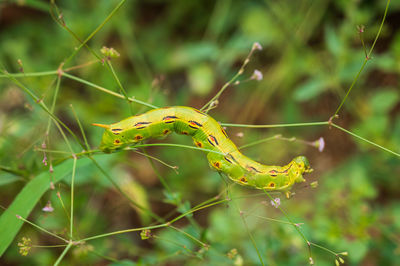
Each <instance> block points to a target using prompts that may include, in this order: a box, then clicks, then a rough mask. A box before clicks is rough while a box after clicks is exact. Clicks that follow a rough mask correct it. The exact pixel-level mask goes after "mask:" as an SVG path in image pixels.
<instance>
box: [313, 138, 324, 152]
mask: <svg viewBox="0 0 400 266" xmlns="http://www.w3.org/2000/svg"><path fill="white" fill-rule="evenodd" d="M314 146H315V147H316V148H317V149H318V150H319V152H323V151H324V148H325V140H324V138H323V137H320V138H319V139H318V140H316V141H314Z"/></svg>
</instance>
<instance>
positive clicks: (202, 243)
mask: <svg viewBox="0 0 400 266" xmlns="http://www.w3.org/2000/svg"><path fill="white" fill-rule="evenodd" d="M168 227H170V228H172V229H174V230H176V231H178V232H179V233H181V234H184V235H185V236H187V237H189V238H190V239H192V240H193V241H195V242H197V243H199V244H200V246H202V247H207V246H208V245H207V244H206V243H204V242H201V241H200V240H198V239H197V238H195V237H194V236H192V235H191V234H189V233H187V232H185V231H183V230H182V229H179V228H178V227H175V226H173V225H169V226H168Z"/></svg>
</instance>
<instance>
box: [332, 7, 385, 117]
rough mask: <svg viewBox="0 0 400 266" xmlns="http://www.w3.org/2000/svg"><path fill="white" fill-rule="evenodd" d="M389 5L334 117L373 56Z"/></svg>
mask: <svg viewBox="0 0 400 266" xmlns="http://www.w3.org/2000/svg"><path fill="white" fill-rule="evenodd" d="M389 5H390V0H388V1H387V2H386V8H385V12H384V13H383V17H382V21H381V25H380V26H379V30H378V32H377V34H376V36H375V40H374V42H373V43H372V46H371V49H369V52H368V54H367V56H366V57H365V59H364V63H363V64H362V65H361V68H360V70H359V71H358V73H357V76H356V77H355V78H354V80H353V82H352V83H351V85H350V88H349V89H348V90H347V93H346V95H345V96H344V98H343V100H342V102H341V103H340V104H339V107H338V108H337V109H336V111H335V113H334V114H333V116H332V117H335V116H336V115H337V114H338V113H339V111H340V109H341V108H342V106H343V104H344V103H345V101H346V99H347V97H348V96H349V94H350V92H351V90H352V89H353V87H354V85H355V84H356V82H357V80H358V78H359V77H360V74H361V72H362V71H363V69H364V67H365V65H366V64H367V62H368V61H369V59H370V58H371V54H372V51H373V50H374V47H375V44H376V42H377V41H378V38H379V35H380V34H381V31H382V28H383V24H384V23H385V19H386V15H387V12H388V10H389Z"/></svg>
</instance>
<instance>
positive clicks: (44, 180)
mask: <svg viewBox="0 0 400 266" xmlns="http://www.w3.org/2000/svg"><path fill="white" fill-rule="evenodd" d="M72 163H73V161H72V160H69V161H66V162H64V163H62V164H60V165H58V166H56V167H55V168H54V173H53V177H50V173H49V172H48V171H46V172H43V173H41V174H39V175H38V176H36V177H35V178H33V179H32V180H31V181H29V182H28V183H27V184H26V186H25V187H24V188H23V189H22V190H21V192H20V193H19V194H18V195H17V197H16V198H15V199H14V201H13V202H12V203H11V205H10V206H9V207H8V208H7V210H6V211H5V212H4V213H3V214H2V215H1V217H0V236H1V237H0V257H1V256H2V255H3V253H4V252H5V251H6V249H7V248H8V246H9V245H10V243H11V242H12V241H13V239H14V238H15V236H16V235H17V233H18V231H19V230H20V229H21V226H22V225H23V221H22V220H20V219H18V218H17V217H16V215H20V216H21V217H23V218H25V219H26V218H27V217H28V215H29V214H30V212H31V211H32V209H33V208H34V207H35V205H36V203H37V202H38V201H39V199H40V198H41V197H42V195H43V194H44V193H45V192H46V191H47V190H48V189H49V188H50V182H51V181H53V183H57V182H59V181H60V180H62V179H63V178H64V177H66V176H69V175H70V174H71V171H72ZM89 163H90V160H89V159H87V158H83V159H80V160H78V162H77V165H76V167H77V168H79V167H82V166H84V165H87V164H89Z"/></svg>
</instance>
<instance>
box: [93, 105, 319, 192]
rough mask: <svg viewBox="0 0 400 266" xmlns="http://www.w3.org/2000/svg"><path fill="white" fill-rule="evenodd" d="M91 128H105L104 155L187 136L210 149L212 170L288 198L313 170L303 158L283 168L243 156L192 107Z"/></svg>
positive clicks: (215, 125)
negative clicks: (172, 135)
mask: <svg viewBox="0 0 400 266" xmlns="http://www.w3.org/2000/svg"><path fill="white" fill-rule="evenodd" d="M93 125H96V126H100V127H103V128H105V132H104V134H103V137H102V141H101V144H100V149H101V150H102V151H104V152H106V153H110V152H112V151H114V150H116V149H119V148H122V147H125V146H127V145H135V144H137V143H139V142H142V141H145V140H148V139H150V138H160V137H165V136H167V135H169V134H170V133H171V132H176V133H178V134H183V135H189V136H191V137H192V139H193V142H194V144H195V145H196V146H197V147H199V148H203V149H206V150H210V151H209V152H207V159H208V161H209V164H210V167H211V168H213V169H215V170H216V171H219V172H223V173H225V174H226V175H227V176H228V177H229V178H230V179H231V180H233V181H234V182H236V183H238V184H240V185H246V186H252V187H255V188H257V189H265V190H268V191H283V192H286V195H287V196H288V195H290V189H291V187H292V186H293V185H294V184H295V183H299V182H304V181H305V180H304V178H303V173H309V172H311V171H312V169H311V168H310V164H309V162H308V160H307V159H306V157H304V156H298V157H296V158H294V159H293V160H292V161H291V162H290V163H288V164H287V165H285V166H268V165H264V164H260V163H258V162H256V161H254V160H252V159H250V158H248V157H246V156H245V155H243V154H242V153H241V152H240V151H239V150H238V149H237V147H236V145H235V144H234V143H233V142H232V141H231V140H230V139H229V138H228V136H227V134H226V132H225V131H224V129H223V128H222V127H221V126H220V124H219V123H218V122H217V121H215V119H213V118H212V117H211V116H209V115H207V114H204V113H202V112H200V111H199V110H196V109H194V108H191V107H186V106H176V107H166V108H158V109H153V110H151V111H148V112H146V113H144V114H140V115H136V116H131V117H129V118H126V119H124V120H122V121H120V122H117V123H114V124H111V125H100V124H93Z"/></svg>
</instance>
